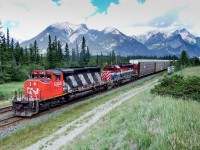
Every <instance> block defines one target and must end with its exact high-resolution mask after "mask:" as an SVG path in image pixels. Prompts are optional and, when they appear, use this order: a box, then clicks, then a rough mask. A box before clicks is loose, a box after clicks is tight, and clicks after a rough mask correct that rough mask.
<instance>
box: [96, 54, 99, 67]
mask: <svg viewBox="0 0 200 150" xmlns="http://www.w3.org/2000/svg"><path fill="white" fill-rule="evenodd" d="M96 65H97V66H98V65H99V55H98V54H97V56H96Z"/></svg>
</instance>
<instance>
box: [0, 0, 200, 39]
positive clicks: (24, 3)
mask: <svg viewBox="0 0 200 150" xmlns="http://www.w3.org/2000/svg"><path fill="white" fill-rule="evenodd" d="M199 17H200V2H199V0H0V21H1V22H2V25H3V28H2V29H1V30H3V31H4V33H5V31H6V29H7V28H9V30H10V35H11V36H12V37H14V38H16V39H19V40H28V39H30V38H32V37H34V36H36V35H37V34H39V33H40V32H41V31H43V30H44V29H45V28H46V27H48V26H49V25H50V24H54V23H57V22H66V21H67V22H70V23H73V24H86V25H87V26H88V28H90V29H97V30H103V29H104V28H105V27H108V26H110V27H114V28H117V29H119V30H120V31H121V32H123V33H125V34H127V35H139V34H143V33H145V32H147V31H151V30H161V31H173V30H176V29H181V28H186V29H188V30H189V31H190V32H191V33H193V34H194V35H198V36H199V35H200V19H199Z"/></svg>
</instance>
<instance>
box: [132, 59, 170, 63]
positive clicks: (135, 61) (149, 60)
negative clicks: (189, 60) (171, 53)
mask: <svg viewBox="0 0 200 150" xmlns="http://www.w3.org/2000/svg"><path fill="white" fill-rule="evenodd" d="M169 61H170V60H157V59H134V60H133V59H131V60H130V61H129V62H130V63H131V64H138V63H140V62H169Z"/></svg>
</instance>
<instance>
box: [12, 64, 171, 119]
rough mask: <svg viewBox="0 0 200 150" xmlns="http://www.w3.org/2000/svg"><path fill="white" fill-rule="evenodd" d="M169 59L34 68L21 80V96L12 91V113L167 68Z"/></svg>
mask: <svg viewBox="0 0 200 150" xmlns="http://www.w3.org/2000/svg"><path fill="white" fill-rule="evenodd" d="M169 64H170V61H169V60H130V64H121V65H108V66H105V67H104V68H103V72H102V73H100V67H74V68H58V69H50V70H33V71H32V73H31V75H30V79H28V80H26V81H25V83H24V95H22V92H20V94H19V96H18V94H17V92H16V93H15V96H14V99H13V101H12V106H13V110H14V115H16V116H32V115H34V114H37V113H39V112H40V111H41V110H45V109H49V108H51V107H54V106H57V105H61V104H63V103H66V102H68V101H72V100H74V99H77V98H81V97H85V96H87V95H91V94H94V93H97V92H99V91H104V90H107V89H109V88H112V87H114V86H119V85H121V84H122V83H125V82H127V81H133V80H135V79H137V78H140V77H142V76H145V75H148V74H153V73H156V72H159V71H162V70H166V69H167V67H168V66H169Z"/></svg>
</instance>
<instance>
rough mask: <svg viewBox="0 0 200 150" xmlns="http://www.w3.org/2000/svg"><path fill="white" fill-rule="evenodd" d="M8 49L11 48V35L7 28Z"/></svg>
mask: <svg viewBox="0 0 200 150" xmlns="http://www.w3.org/2000/svg"><path fill="white" fill-rule="evenodd" d="M7 48H8V49H9V48H10V34H9V29H8V28H7Z"/></svg>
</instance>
